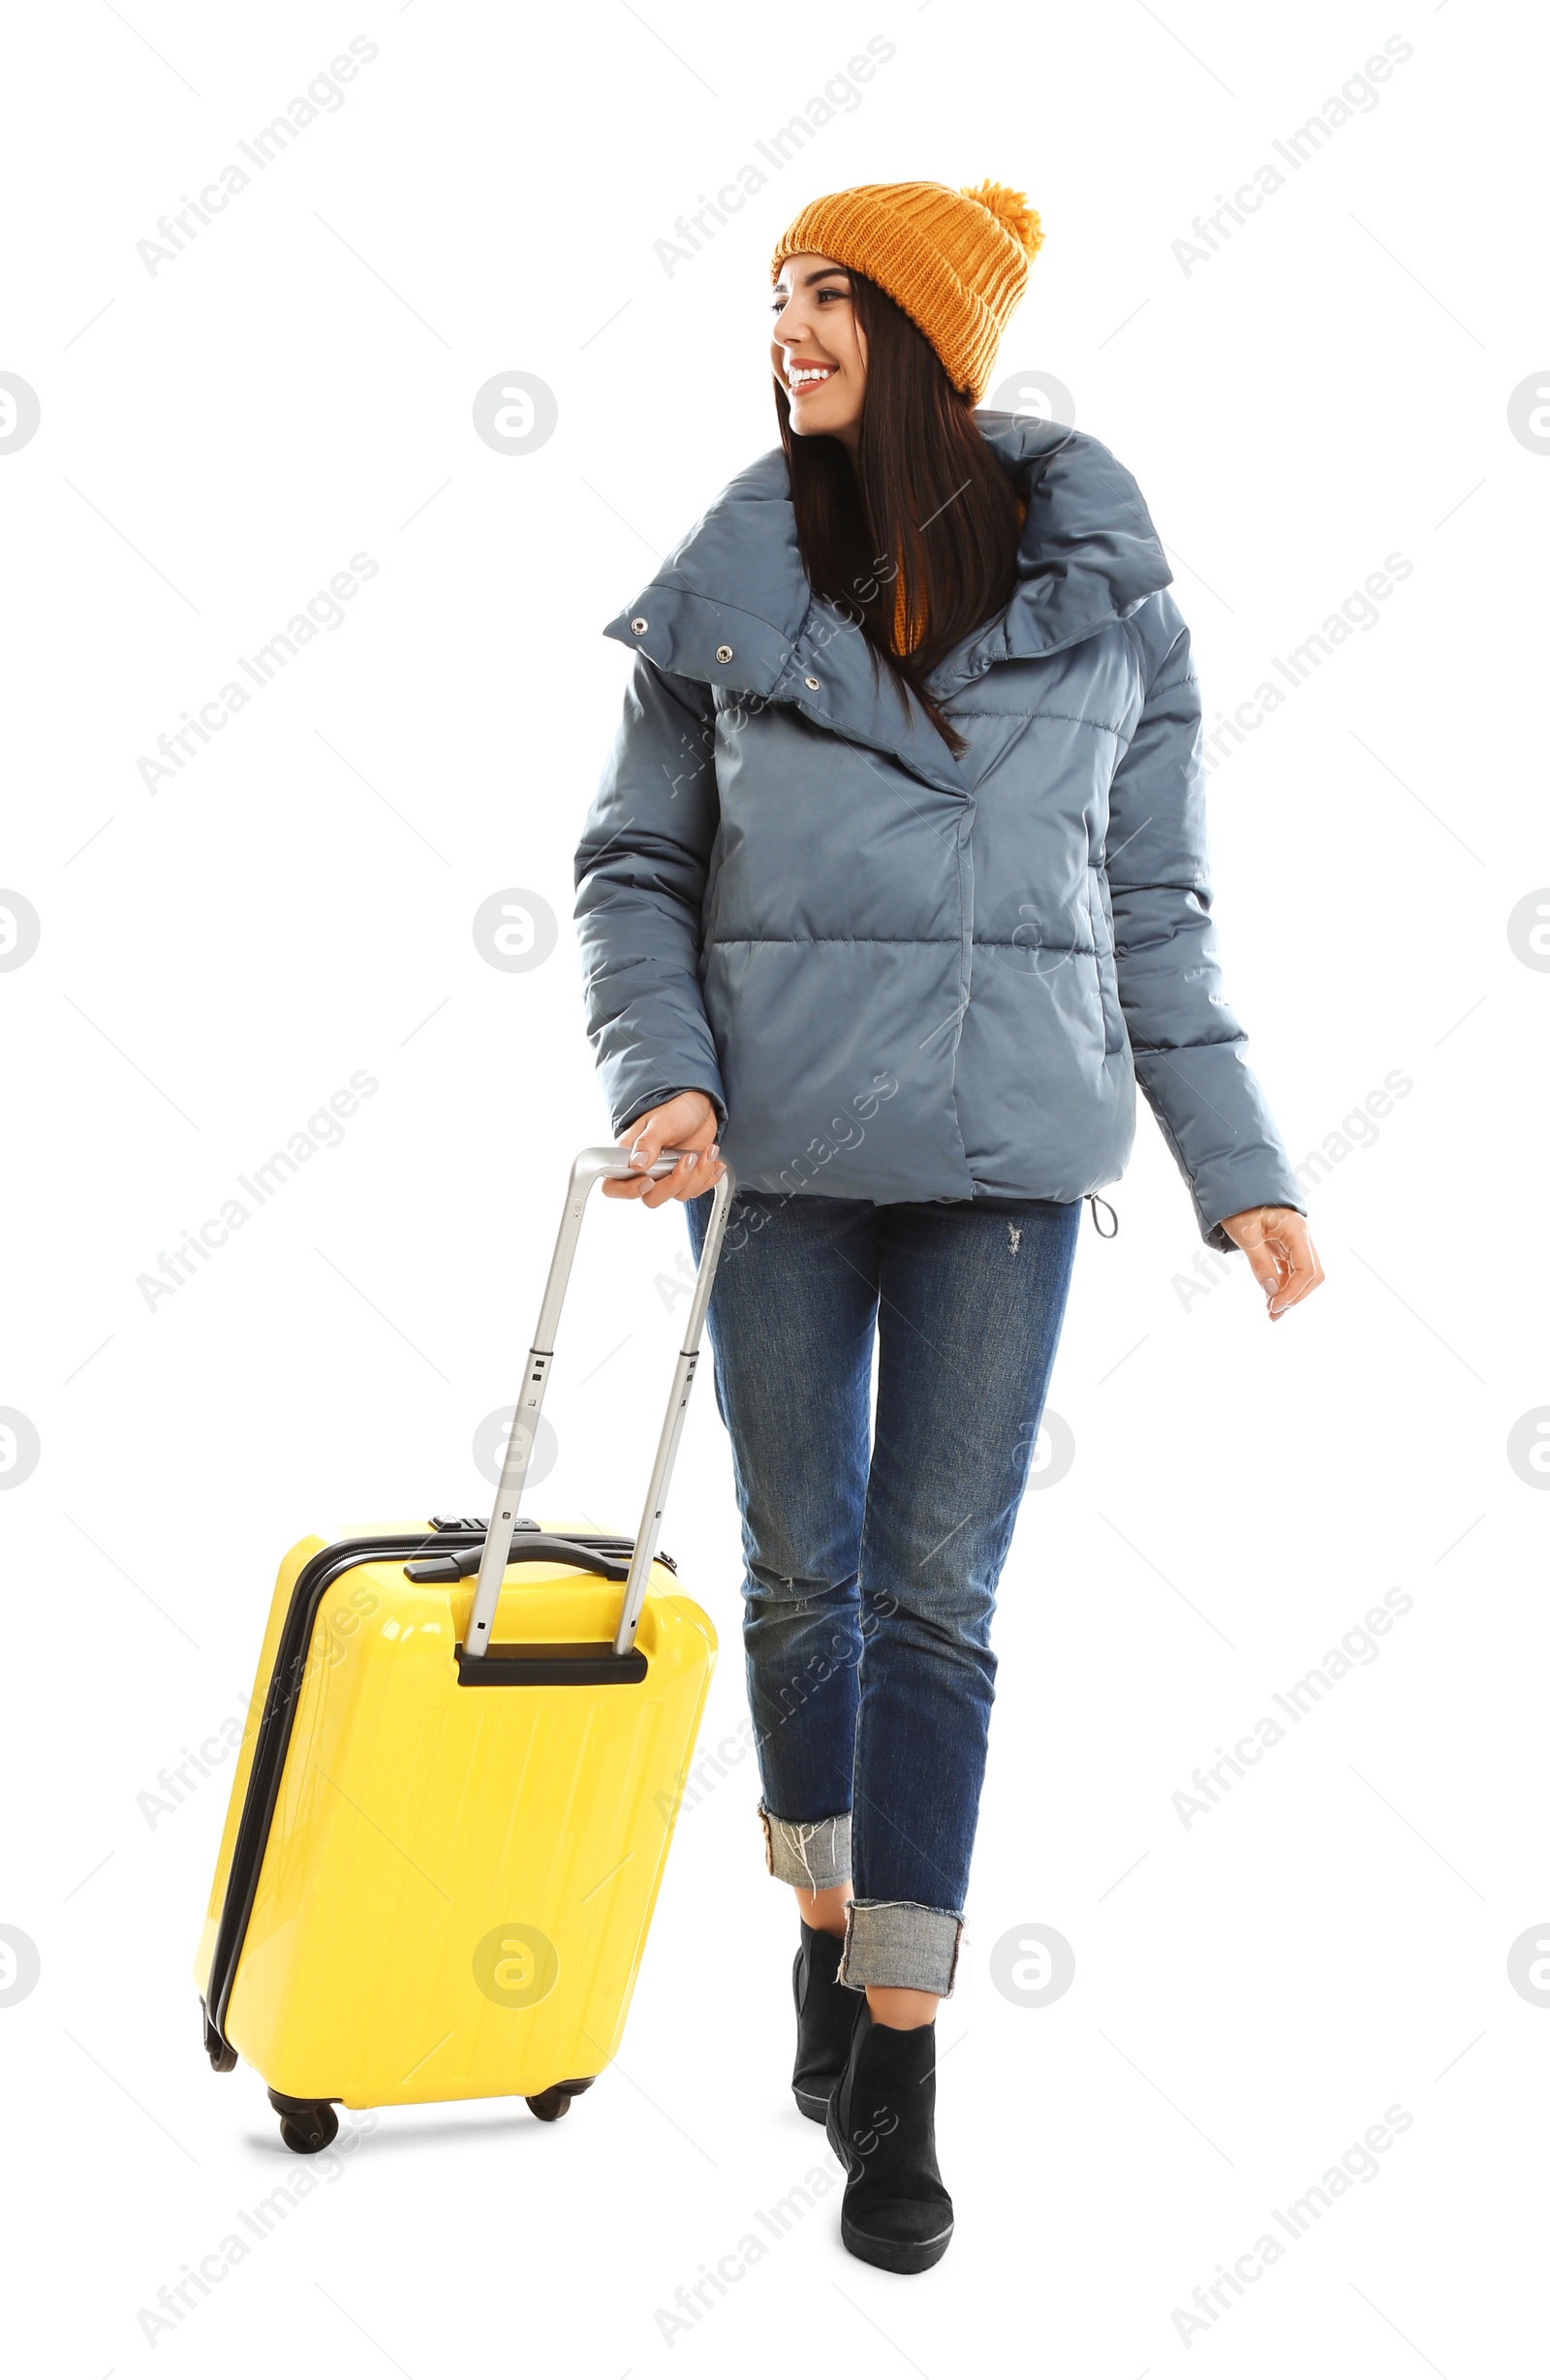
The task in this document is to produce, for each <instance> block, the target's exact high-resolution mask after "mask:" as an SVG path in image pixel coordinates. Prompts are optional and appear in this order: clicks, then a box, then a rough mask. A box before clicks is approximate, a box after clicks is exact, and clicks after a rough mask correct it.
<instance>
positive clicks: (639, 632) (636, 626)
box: [630, 620, 651, 637]
mask: <svg viewBox="0 0 1550 2380" xmlns="http://www.w3.org/2000/svg"><path fill="white" fill-rule="evenodd" d="M650 625H651V622H650V621H649V620H632V621H631V623H630V627H631V630H632V633H633V634H634V635H635V636H637V637H643V636H644V635H645V633H646V630H647V629H648V628H649V627H650Z"/></svg>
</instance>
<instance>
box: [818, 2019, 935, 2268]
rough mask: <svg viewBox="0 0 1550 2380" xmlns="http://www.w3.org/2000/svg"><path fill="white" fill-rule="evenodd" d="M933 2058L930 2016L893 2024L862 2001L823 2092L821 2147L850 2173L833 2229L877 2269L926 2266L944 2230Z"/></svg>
mask: <svg viewBox="0 0 1550 2380" xmlns="http://www.w3.org/2000/svg"><path fill="white" fill-rule="evenodd" d="M936 2067H937V2028H936V2026H935V2025H934V2024H920V2025H916V2026H915V2027H914V2029H913V2030H912V2031H909V2032H901V2031H899V2030H897V2029H896V2028H895V2027H894V2026H893V2025H891V2024H879V2023H878V2022H877V2021H876V2020H875V2019H874V2017H873V2015H872V2012H871V2010H870V2009H869V2008H866V2007H863V2009H862V2011H861V2014H860V2015H859V2017H858V2018H857V2019H856V2023H855V2031H854V2033H853V2035H852V2037H851V2052H850V2056H849V2058H848V2059H847V2061H846V2068H845V2072H844V2074H843V2075H842V2076H841V2077H840V2084H839V2088H838V2089H837V2090H836V2092H835V2094H834V2096H833V2098H832V2099H831V2100H830V2101H829V2113H828V2127H827V2129H828V2137H829V2146H830V2147H831V2148H832V2149H833V2151H834V2153H835V2155H836V2156H837V2157H838V2158H839V2160H840V2163H841V2164H842V2165H843V2166H844V2167H845V2170H846V2173H847V2175H848V2176H849V2179H848V2180H847V2182H846V2185H845V2197H844V2200H843V2202H842V2204H841V2208H840V2238H841V2239H843V2240H844V2242H845V2244H846V2246H847V2247H848V2248H849V2249H850V2251H851V2254H852V2255H853V2256H858V2257H859V2258H860V2259H861V2262H862V2263H863V2264H867V2265H881V2266H882V2268H883V2270H884V2272H924V2271H926V2270H928V2269H929V2268H930V2267H931V2266H932V2265H934V2264H936V2263H937V2262H938V2261H939V2260H940V2259H941V2258H942V2257H944V2256H945V2255H946V2252H947V2242H948V2240H949V2239H951V2238H952V2201H951V2199H950V2198H949V2197H948V2196H947V2193H946V2189H945V2188H944V2187H943V2181H942V2176H941V2174H940V2173H939V2172H938V2171H937V2142H936V2107H937V2080H936Z"/></svg>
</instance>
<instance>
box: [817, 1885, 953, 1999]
mask: <svg viewBox="0 0 1550 2380" xmlns="http://www.w3.org/2000/svg"><path fill="white" fill-rule="evenodd" d="M962 1934H963V1912H962V1910H961V1909H930V1908H927V1907H926V1906H925V1904H924V1903H923V1902H921V1901H918V1900H853V1901H851V1902H850V1903H849V1904H848V1905H847V1909H846V1915H845V1949H844V1951H843V1952H842V1954H841V1957H840V1967H839V1980H840V1982H841V1983H842V1984H850V1985H851V1986H852V1987H853V1989H856V1990H865V1989H866V1987H867V1985H868V1984H875V1985H877V1986H879V1987H891V1988H892V1989H894V1990H898V1991H934V1992H935V1993H936V1994H937V1996H938V1998H939V1999H944V2000H946V1999H949V1998H950V1997H951V1995H952V1979H953V1977H954V1975H955V1974H956V1973H957V1971H958V1944H959V1941H960V1939H961V1938H962Z"/></svg>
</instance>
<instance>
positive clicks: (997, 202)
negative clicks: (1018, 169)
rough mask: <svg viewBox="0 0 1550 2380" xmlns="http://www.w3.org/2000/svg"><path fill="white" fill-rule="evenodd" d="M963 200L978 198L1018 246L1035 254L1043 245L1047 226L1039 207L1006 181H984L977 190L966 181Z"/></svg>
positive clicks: (962, 195) (1030, 254) (1033, 255)
mask: <svg viewBox="0 0 1550 2380" xmlns="http://www.w3.org/2000/svg"><path fill="white" fill-rule="evenodd" d="M958 196H959V197H960V198H961V199H977V200H978V202H979V204H980V205H981V206H982V207H984V208H985V209H986V211H987V212H988V213H989V214H992V215H994V216H995V218H996V221H997V222H998V223H999V224H1000V225H1001V227H1002V229H1003V231H1006V232H1009V233H1010V234H1011V235H1012V237H1013V239H1014V240H1016V242H1017V244H1018V246H1019V247H1020V248H1023V249H1025V250H1026V251H1027V253H1028V255H1029V256H1030V257H1036V256H1037V255H1038V254H1039V249H1040V248H1041V247H1042V246H1043V244H1044V228H1043V225H1042V224H1041V223H1040V222H1039V213H1038V210H1037V208H1035V207H1032V206H1030V205H1029V204H1028V201H1027V200H1026V199H1025V198H1024V197H1023V194H1022V192H1021V191H1020V190H1008V187H1007V185H1006V183H1005V182H981V183H980V184H979V187H978V188H977V190H971V189H969V187H968V186H967V184H966V185H965V186H964V187H963V188H962V189H961V190H960V191H959V193H958Z"/></svg>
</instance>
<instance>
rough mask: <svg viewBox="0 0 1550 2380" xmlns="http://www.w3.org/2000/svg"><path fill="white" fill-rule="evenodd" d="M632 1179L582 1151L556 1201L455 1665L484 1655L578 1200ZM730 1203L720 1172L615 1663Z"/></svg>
mask: <svg viewBox="0 0 1550 2380" xmlns="http://www.w3.org/2000/svg"><path fill="white" fill-rule="evenodd" d="M684 1153H685V1152H684V1151H683V1150H681V1149H665V1150H664V1151H663V1153H662V1155H661V1157H659V1158H658V1160H657V1162H656V1164H655V1165H654V1166H653V1167H652V1169H651V1175H652V1179H653V1180H660V1179H661V1178H662V1177H663V1176H664V1175H665V1174H670V1173H671V1172H672V1169H673V1167H674V1166H675V1165H676V1164H677V1162H678V1159H679V1158H680V1156H682V1155H683V1154H684ZM638 1174H639V1169H638V1168H637V1167H635V1166H632V1165H630V1164H629V1163H628V1162H627V1160H626V1156H625V1152H624V1151H623V1149H620V1148H584V1149H583V1150H582V1151H581V1154H580V1155H579V1157H577V1159H576V1161H575V1163H574V1165H573V1167H572V1168H571V1186H570V1189H569V1190H568V1191H567V1192H566V1198H565V1218H564V1220H563V1222H562V1223H561V1225H560V1236H559V1237H558V1239H556V1241H555V1243H554V1260H553V1262H552V1263H551V1265H550V1266H549V1277H548V1281H547V1284H546V1285H545V1287H544V1291H543V1303H542V1307H541V1309H540V1312H539V1327H538V1330H537V1331H536V1332H535V1333H534V1342H533V1347H532V1349H531V1351H530V1353H529V1356H528V1360H527V1376H526V1378H525V1380H524V1381H523V1384H522V1394H521V1399H520V1401H519V1402H518V1405H517V1408H516V1416H515V1419H514V1421H513V1422H512V1424H511V1438H510V1440H509V1442H508V1444H507V1449H506V1459H505V1461H504V1462H503V1463H502V1465H501V1478H500V1485H499V1487H497V1489H496V1495H495V1509H494V1511H493V1512H492V1513H491V1515H490V1525H489V1528H488V1530H487V1531H486V1532H485V1537H484V1553H483V1558H482V1559H481V1561H480V1568H479V1584H478V1586H477V1587H476V1588H475V1590H474V1608H473V1611H472V1612H471V1613H469V1620H468V1642H467V1644H465V1645H464V1647H463V1651H464V1654H465V1656H466V1655H468V1654H475V1655H480V1654H482V1653H484V1652H486V1651H487V1650H488V1647H489V1641H490V1630H491V1628H492V1627H493V1625H494V1622H495V1607H496V1605H497V1603H498V1602H499V1601H500V1594H501V1581H502V1579H503V1578H504V1576H505V1573H506V1564H507V1558H508V1556H509V1555H510V1553H511V1536H512V1532H513V1530H514V1528H515V1526H516V1516H517V1512H518V1509H519V1507H520V1504H521V1501H522V1488H523V1486H524V1483H525V1481H526V1478H527V1466H528V1457H529V1456H530V1454H531V1452H532V1448H533V1444H534V1440H535V1438H536V1437H537V1435H538V1426H539V1415H540V1414H541V1413H542V1410H543V1392H544V1389H545V1388H546V1387H547V1385H548V1378H549V1370H550V1366H551V1365H552V1363H553V1361H554V1340H555V1334H556V1332H557V1331H558V1329H559V1323H560V1310H561V1308H562V1306H563V1305H564V1303H565V1292H566V1285H567V1283H568V1282H569V1280H570V1278H571V1263H572V1259H573V1257H574V1255H575V1248H576V1241H577V1240H578V1239H579V1237H580V1236H581V1218H582V1216H583V1215H584V1214H585V1212H586V1204H587V1199H588V1196H589V1194H590V1192H591V1189H592V1185H593V1183H594V1182H599V1181H603V1180H604V1178H608V1177H612V1178H619V1177H621V1176H628V1177H629V1178H630V1179H631V1180H635V1179H637V1178H638ZM731 1195H732V1177H731V1174H730V1173H729V1172H727V1173H724V1174H722V1177H721V1179H720V1181H719V1182H718V1183H717V1184H716V1187H715V1189H714V1190H713V1191H712V1193H711V1208H710V1222H709V1224H708V1226H707V1227H706V1231H705V1238H704V1244H703V1246H702V1247H701V1249H700V1251H699V1269H698V1271H697V1273H696V1275H695V1288H694V1295H693V1297H692V1298H691V1299H690V1301H689V1312H688V1315H687V1317H686V1320H685V1324H684V1336H683V1345H682V1347H681V1348H680V1350H679V1354H678V1362H677V1363H676V1365H675V1366H674V1369H673V1376H672V1389H671V1393H670V1394H669V1395H668V1398H667V1413H666V1420H665V1421H664V1423H663V1425H662V1435H661V1437H660V1438H659V1439H658V1441H657V1459H656V1461H655V1462H654V1463H653V1465H652V1468H651V1484H650V1486H649V1487H647V1489H646V1501H645V1507H644V1509H643V1511H642V1512H641V1515H640V1526H639V1528H638V1529H637V1530H636V1532H635V1552H634V1554H633V1556H632V1557H631V1562H630V1576H629V1579H628V1581H626V1584H625V1590H624V1607H623V1610H622V1611H621V1612H620V1614H619V1629H618V1634H617V1635H616V1636H615V1638H614V1640H613V1649H614V1651H615V1652H616V1653H627V1652H629V1651H630V1650H631V1648H632V1647H633V1645H634V1644H635V1630H636V1628H637V1627H638V1626H639V1623H640V1607H641V1604H642V1603H643V1602H644V1600H645V1593H646V1581H647V1580H648V1579H649V1578H650V1576H651V1565H652V1563H653V1561H654V1560H655V1559H656V1553H657V1539H658V1536H659V1534H660V1533H661V1529H662V1512H663V1506H664V1505H665V1504H666V1500H667V1483H668V1481H669V1480H670V1479H671V1477H672V1466H673V1462H674V1460H675V1459H676V1456H677V1453H678V1440H679V1438H680V1437H681V1436H682V1434H683V1426H684V1413H685V1410H686V1408H687V1406H688V1403H689V1392H690V1389H691V1388H692V1387H693V1385H694V1378H695V1366H696V1365H697V1362H699V1334H700V1331H701V1330H702V1329H703V1327H704V1321H705V1308H706V1306H707V1305H708V1304H709V1303H710V1290H711V1283H712V1282H713V1281H714V1280H715V1277H716V1266H717V1262H718V1260H719V1258H720V1256H721V1243H722V1235H723V1234H724V1232H725V1231H726V1228H727V1209H728V1206H729V1204H730V1201H731Z"/></svg>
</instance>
